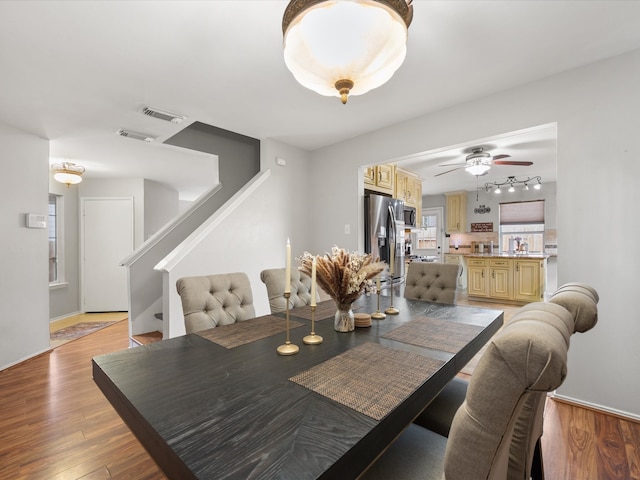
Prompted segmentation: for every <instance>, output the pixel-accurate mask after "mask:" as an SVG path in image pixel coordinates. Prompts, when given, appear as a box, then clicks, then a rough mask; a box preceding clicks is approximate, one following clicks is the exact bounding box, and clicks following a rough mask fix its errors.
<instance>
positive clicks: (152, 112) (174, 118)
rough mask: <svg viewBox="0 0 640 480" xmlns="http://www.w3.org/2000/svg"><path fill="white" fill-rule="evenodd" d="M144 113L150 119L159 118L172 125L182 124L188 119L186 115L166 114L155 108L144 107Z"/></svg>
mask: <svg viewBox="0 0 640 480" xmlns="http://www.w3.org/2000/svg"><path fill="white" fill-rule="evenodd" d="M142 113H143V114H144V115H147V116H148V117H153V118H159V119H160V120H165V121H167V122H171V123H181V122H182V121H183V120H185V119H186V118H187V117H185V116H184V115H178V114H177V113H170V112H165V111H163V110H159V109H157V108H154V107H148V106H145V107H142Z"/></svg>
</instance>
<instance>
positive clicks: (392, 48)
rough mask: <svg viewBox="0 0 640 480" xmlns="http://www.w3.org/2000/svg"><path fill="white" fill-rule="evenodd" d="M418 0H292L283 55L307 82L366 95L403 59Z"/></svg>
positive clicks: (343, 95)
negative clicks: (414, 8) (413, 4)
mask: <svg viewBox="0 0 640 480" xmlns="http://www.w3.org/2000/svg"><path fill="white" fill-rule="evenodd" d="M412 1H413V0H292V1H290V2H289V4H288V5H287V8H286V9H285V11H284V16H283V18H282V33H283V36H284V61H285V64H286V65H287V68H288V69H289V70H290V71H291V73H292V74H293V76H294V77H295V79H296V80H297V81H298V82H299V83H300V84H301V85H303V86H304V87H307V88H309V89H310V90H313V91H314V92H317V93H319V94H320V95H325V96H337V97H340V99H341V100H342V103H343V104H345V103H347V99H348V97H349V95H362V94H364V93H367V92H368V91H369V90H372V89H374V88H377V87H379V86H380V85H383V84H384V83H386V82H387V81H388V80H389V79H390V78H391V77H392V76H393V74H394V73H395V71H396V70H397V69H398V68H399V67H400V65H402V63H403V62H404V58H405V56H406V53H407V33H408V28H409V25H410V24H411V20H412V19H413V6H412V5H411V2H412Z"/></svg>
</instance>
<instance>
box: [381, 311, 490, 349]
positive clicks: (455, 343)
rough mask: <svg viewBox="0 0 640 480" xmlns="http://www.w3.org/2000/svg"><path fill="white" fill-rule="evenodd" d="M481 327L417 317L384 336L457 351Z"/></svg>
mask: <svg viewBox="0 0 640 480" xmlns="http://www.w3.org/2000/svg"><path fill="white" fill-rule="evenodd" d="M482 330H483V327H480V326H478V325H469V324H468V323H458V322H452V321H449V320H440V319H438V318H430V317H417V318H415V319H413V320H411V321H410V322H409V323H407V324H405V325H402V326H401V327H398V328H396V329H395V330H392V331H390V332H389V333H385V334H384V335H383V337H384V338H388V339H391V340H396V341H398V342H403V343H410V344H411V345H417V346H419V347H426V348H433V349H435V350H443V351H445V352H450V353H457V352H459V351H460V349H462V348H463V347H464V346H465V345H466V344H468V343H469V342H470V341H471V340H473V339H474V338H475V337H476V336H477V335H478V334H479V333H480V332H482Z"/></svg>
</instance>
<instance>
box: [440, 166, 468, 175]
mask: <svg viewBox="0 0 640 480" xmlns="http://www.w3.org/2000/svg"><path fill="white" fill-rule="evenodd" d="M461 168H464V167H458V168H454V169H451V170H447V171H446V172H442V173H437V174H436V175H434V177H439V176H440V175H444V174H445V173H450V172H455V171H456V170H460V169H461Z"/></svg>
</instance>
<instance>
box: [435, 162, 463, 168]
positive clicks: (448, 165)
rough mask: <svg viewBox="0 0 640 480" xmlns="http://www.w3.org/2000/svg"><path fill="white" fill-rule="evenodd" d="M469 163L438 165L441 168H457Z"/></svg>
mask: <svg viewBox="0 0 640 480" xmlns="http://www.w3.org/2000/svg"><path fill="white" fill-rule="evenodd" d="M466 164H467V162H462V163H461V162H458V163H443V164H442V165H438V166H439V167H455V166H458V165H466Z"/></svg>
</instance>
